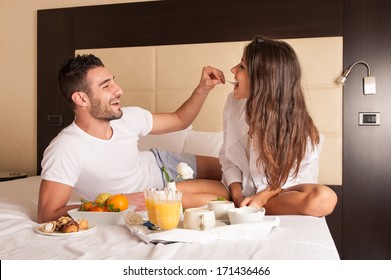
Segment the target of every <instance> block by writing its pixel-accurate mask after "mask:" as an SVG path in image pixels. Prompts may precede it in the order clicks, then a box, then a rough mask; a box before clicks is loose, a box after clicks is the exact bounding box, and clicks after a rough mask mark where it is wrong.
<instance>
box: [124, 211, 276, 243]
mask: <svg viewBox="0 0 391 280" xmlns="http://www.w3.org/2000/svg"><path fill="white" fill-rule="evenodd" d="M125 225H126V227H127V228H128V229H129V231H130V232H131V233H132V234H133V235H136V236H137V237H138V238H139V239H140V240H142V241H143V242H145V243H147V244H148V243H174V242H182V243H197V242H198V243H207V242H212V241H217V240H227V239H244V238H259V237H264V236H266V235H268V234H269V233H270V232H271V230H272V229H273V228H275V227H278V226H279V225H280V218H279V217H277V216H265V217H264V219H263V221H262V222H260V223H251V224H235V225H226V224H222V223H220V224H218V226H216V227H215V228H213V229H209V230H205V231H199V230H190V229H183V227H182V223H181V222H180V224H179V225H178V228H176V229H172V230H167V231H157V230H152V229H149V228H148V227H146V226H143V225H129V224H127V223H126V224H125Z"/></svg>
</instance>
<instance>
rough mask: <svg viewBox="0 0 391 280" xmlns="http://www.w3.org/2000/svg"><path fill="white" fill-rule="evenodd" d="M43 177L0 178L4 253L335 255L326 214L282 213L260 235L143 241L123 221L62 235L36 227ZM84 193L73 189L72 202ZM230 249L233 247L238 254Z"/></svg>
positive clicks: (44, 256)
mask: <svg viewBox="0 0 391 280" xmlns="http://www.w3.org/2000/svg"><path fill="white" fill-rule="evenodd" d="M39 183H40V177H39V176H34V177H28V178H25V179H19V180H13V181H8V182H1V183H0V259H2V260H48V259H61V260H67V259H83V260H100V259H121V260H124V259H137V260H143V259H151V260H152V259H153V260H159V259H161V260H168V259H178V260H179V259H181V260H191V259H197V260H208V259H215V260H225V259H227V260H228V259H231V260H232V259H236V260H244V259H245V260H247V259H265V260H292V259H295V260H319V259H320V260H336V259H339V255H338V252H337V249H336V247H335V244H334V241H333V239H332V237H331V234H330V231H329V229H328V227H327V223H326V220H325V218H315V217H308V216H279V218H280V226H279V227H277V228H275V229H273V230H272V231H271V233H270V234H269V235H268V236H266V237H262V238H247V239H238V240H220V241H214V242H211V243H206V244H201V243H172V244H156V245H154V244H145V243H144V242H142V241H140V240H139V239H138V238H137V237H136V236H134V235H132V234H131V233H130V231H129V230H128V229H127V228H126V227H125V225H118V226H108V225H97V227H96V229H95V230H93V231H91V233H89V234H83V235H79V236H78V235H74V236H66V235H64V236H63V237H58V236H45V235H42V234H38V233H37V232H35V230H34V229H35V228H36V227H37V226H38V224H37V223H36V222H35V221H36V216H37V215H36V212H37V198H38V191H39ZM79 199H80V196H79V195H77V194H73V195H72V202H78V201H79ZM228 252H235V253H234V254H232V253H228Z"/></svg>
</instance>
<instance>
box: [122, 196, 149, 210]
mask: <svg viewBox="0 0 391 280" xmlns="http://www.w3.org/2000/svg"><path fill="white" fill-rule="evenodd" d="M125 196H126V198H127V199H128V202H129V205H136V209H135V210H136V211H142V210H145V209H146V205H145V198H144V193H143V192H137V193H128V194H126V195H125Z"/></svg>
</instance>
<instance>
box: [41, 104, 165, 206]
mask: <svg viewBox="0 0 391 280" xmlns="http://www.w3.org/2000/svg"><path fill="white" fill-rule="evenodd" d="M122 111H123V116H122V118H120V119H118V120H114V121H111V122H110V124H111V127H112V129H113V135H112V137H111V139H109V140H102V139H98V138H95V137H93V136H91V135H89V134H88V133H86V132H84V131H83V130H81V129H80V128H79V127H78V126H77V125H76V124H75V123H74V122H73V123H72V124H71V125H69V126H68V127H66V128H65V129H63V130H62V131H61V132H60V133H59V135H58V136H57V137H56V138H54V139H53V140H52V142H51V143H50V145H49V146H48V147H47V148H46V150H45V152H44V156H43V160H42V173H41V176H42V179H45V180H50V181H54V182H58V183H62V184H66V185H69V186H72V187H74V190H75V191H77V192H78V193H79V194H80V195H82V196H83V197H84V198H85V199H88V200H93V199H95V197H96V196H97V195H98V194H99V193H102V192H108V193H133V192H140V191H143V190H144V189H145V188H151V187H154V188H161V187H163V180H162V173H161V171H160V169H159V167H158V165H157V163H156V159H155V156H154V155H153V153H152V152H150V151H139V149H138V143H137V142H138V140H139V137H140V136H144V135H146V134H148V133H149V132H150V131H151V129H152V114H151V113H150V112H149V111H146V110H144V109H142V108H139V107H126V108H122Z"/></svg>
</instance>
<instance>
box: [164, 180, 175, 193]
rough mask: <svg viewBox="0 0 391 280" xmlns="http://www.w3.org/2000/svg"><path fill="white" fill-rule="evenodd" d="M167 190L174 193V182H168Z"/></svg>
mask: <svg viewBox="0 0 391 280" xmlns="http://www.w3.org/2000/svg"><path fill="white" fill-rule="evenodd" d="M166 187H167V189H169V190H174V191H176V183H175V182H168V183H167V185H166Z"/></svg>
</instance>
